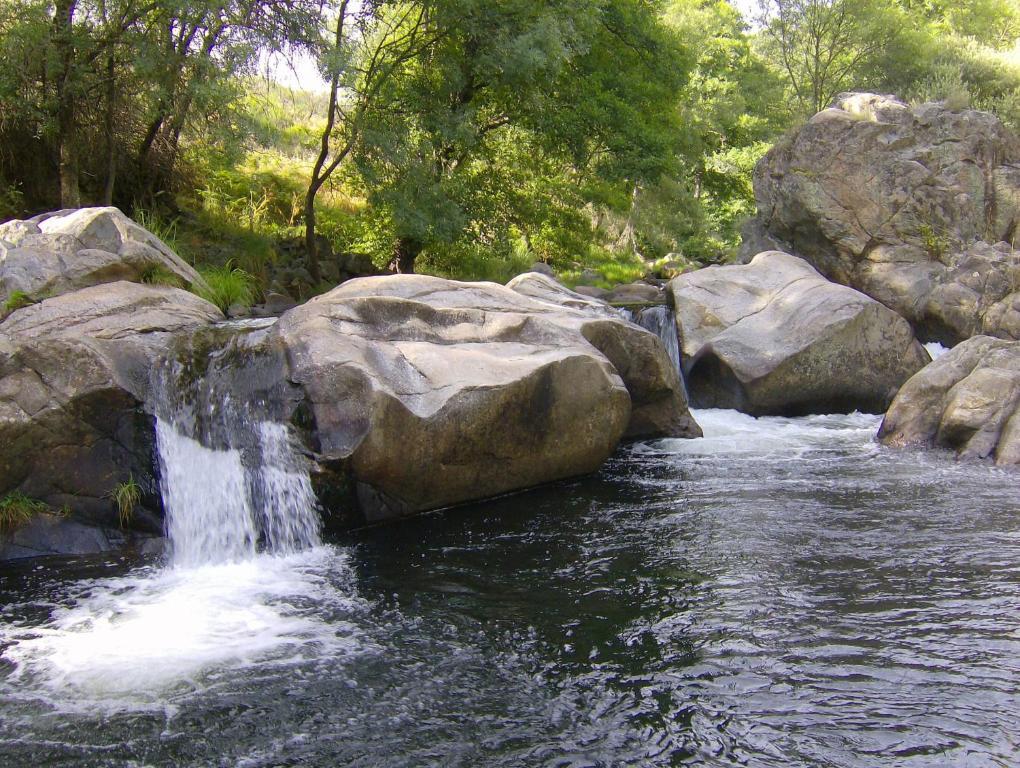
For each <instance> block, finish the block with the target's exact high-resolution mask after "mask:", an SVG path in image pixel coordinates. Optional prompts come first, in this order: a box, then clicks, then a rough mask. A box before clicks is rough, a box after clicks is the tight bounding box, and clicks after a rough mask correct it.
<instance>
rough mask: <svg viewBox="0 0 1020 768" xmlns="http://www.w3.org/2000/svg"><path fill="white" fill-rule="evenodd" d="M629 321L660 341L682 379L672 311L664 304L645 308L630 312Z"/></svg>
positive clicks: (678, 342) (678, 341) (678, 340)
mask: <svg viewBox="0 0 1020 768" xmlns="http://www.w3.org/2000/svg"><path fill="white" fill-rule="evenodd" d="M629 319H630V321H631V322H633V323H637V324H638V325H640V326H641V327H642V328H644V329H646V330H649V331H651V332H652V333H654V334H655V335H656V336H658V337H659V338H660V339H662V345H663V346H664V347H665V348H666V353H667V354H668V355H669V359H670V360H672V361H673V365H674V366H676V369H677V371H680V373H681V377H682V374H683V372H682V370H681V368H680V339H679V337H678V336H677V333H676V319H675V318H674V317H673V310H672V309H670V308H669V307H667V306H666V305H665V304H660V305H658V306H654V307H645V308H644V309H639V310H637V311H636V312H631V313H630V317H629Z"/></svg>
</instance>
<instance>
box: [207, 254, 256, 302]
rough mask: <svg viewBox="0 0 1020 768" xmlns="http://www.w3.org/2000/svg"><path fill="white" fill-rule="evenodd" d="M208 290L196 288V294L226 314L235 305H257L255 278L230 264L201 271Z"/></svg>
mask: <svg viewBox="0 0 1020 768" xmlns="http://www.w3.org/2000/svg"><path fill="white" fill-rule="evenodd" d="M199 274H201V275H202V277H203V278H204V279H205V282H206V285H207V286H208V289H206V288H204V287H196V288H195V293H196V294H198V295H199V296H201V297H202V298H203V299H205V300H206V301H208V302H210V303H212V304H215V305H216V306H217V307H219V308H220V311H222V312H226V311H227V309H229V308H230V307H231V306H232V305H234V304H240V305H242V306H245V307H250V306H251V305H252V304H254V303H255V278H254V277H252V276H251V275H250V274H248V273H247V272H245V271H244V270H243V269H241V268H240V267H232V266H231V265H230V264H229V263H227V264H225V265H224V266H222V267H211V268H207V269H202V270H199Z"/></svg>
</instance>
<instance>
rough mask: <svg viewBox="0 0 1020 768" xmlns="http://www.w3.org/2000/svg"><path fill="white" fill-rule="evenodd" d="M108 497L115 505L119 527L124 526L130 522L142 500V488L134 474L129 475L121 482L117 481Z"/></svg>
mask: <svg viewBox="0 0 1020 768" xmlns="http://www.w3.org/2000/svg"><path fill="white" fill-rule="evenodd" d="M110 498H112V499H113V503H114V504H116V505H117V519H118V520H119V521H120V527H121V528H124V527H126V526H127V525H129V524H130V523H131V519H132V518H133V517H134V515H135V508H136V507H137V506H138V505H139V504H140V503H141V501H142V489H141V486H139V485H138V483H137V482H136V481H135V478H134V476H130V477H128V479H127V480H125V481H124V482H123V483H117V484H116V485H115V486H114V487H113V490H112V491H111V492H110Z"/></svg>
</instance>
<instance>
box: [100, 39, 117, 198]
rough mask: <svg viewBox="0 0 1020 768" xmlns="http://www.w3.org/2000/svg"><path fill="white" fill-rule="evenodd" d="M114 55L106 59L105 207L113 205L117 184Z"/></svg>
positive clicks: (104, 122)
mask: <svg viewBox="0 0 1020 768" xmlns="http://www.w3.org/2000/svg"><path fill="white" fill-rule="evenodd" d="M115 64H116V62H115V61H114V58H113V54H110V56H109V57H108V58H107V59H106V115H105V116H104V119H103V131H104V132H105V133H106V185H105V186H104V188H103V205H113V189H114V185H115V184H116V183H117V142H116V140H115V139H114V135H113V122H114V120H113V111H114V109H116V101H117V83H116V80H114V74H115Z"/></svg>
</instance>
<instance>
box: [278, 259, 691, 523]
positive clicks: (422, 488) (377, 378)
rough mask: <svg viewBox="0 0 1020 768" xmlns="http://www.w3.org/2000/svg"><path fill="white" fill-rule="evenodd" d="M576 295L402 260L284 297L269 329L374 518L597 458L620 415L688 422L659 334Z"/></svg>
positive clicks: (619, 432) (509, 486) (338, 467)
mask: <svg viewBox="0 0 1020 768" xmlns="http://www.w3.org/2000/svg"><path fill="white" fill-rule="evenodd" d="M525 294H527V295H525ZM535 294H540V295H542V296H545V297H546V299H549V300H546V299H543V298H535V297H534V296H535ZM575 296H576V295H570V294H569V292H567V291H566V289H563V288H562V287H559V286H557V284H556V283H555V282H554V281H552V280H551V279H549V278H547V277H545V276H541V275H531V274H529V275H525V276H522V277H520V278H518V279H517V280H516V281H515V282H514V285H513V287H503V286H498V285H495V284H491V283H467V284H466V283H455V282H452V281H447V280H441V279H439V278H432V277H424V276H415V275H399V276H393V277H386V278H364V279H360V280H354V281H351V282H348V283H345V284H344V285H342V286H340V287H338V288H336V289H335V290H333V291H331V292H330V293H327V294H325V295H323V296H320V297H318V298H316V299H313V300H311V301H309V302H308V303H307V304H305V305H303V306H301V307H298V308H296V309H293V310H291V311H289V312H287V313H286V314H285V315H284V316H283V317H282V318H281V319H280V321H279V323H278V325H277V326H276V327H275V329H274V331H273V337H274V338H275V339H276V340H277V341H278V342H279V343H280V344H282V346H283V348H284V349H285V350H286V354H287V359H288V361H289V367H290V371H289V374H288V378H289V380H290V381H293V382H295V383H296V384H298V385H299V386H300V387H301V389H302V390H303V392H304V398H305V404H306V406H307V410H308V412H309V413H310V420H311V421H312V422H313V424H314V427H313V433H314V437H313V441H314V443H315V446H314V452H315V454H316V459H317V461H318V463H319V465H320V467H322V468H324V470H325V471H326V472H327V473H328V472H330V471H334V472H336V473H337V474H338V475H339V474H348V475H349V476H350V477H351V478H352V479H353V480H354V482H355V485H356V489H357V496H358V501H359V504H360V507H361V510H362V513H363V515H364V517H365V518H366V519H368V520H381V519H386V518H392V517H398V516H402V515H407V514H412V513H414V512H419V511H423V510H428V509H435V508H440V507H444V506H449V505H451V504H456V503H460V502H465V501H469V500H472V499H479V498H485V497H489V496H494V495H498V494H500V493H505V492H508V491H512V490H517V489H521V488H526V487H530V486H534V485H537V484H540V483H543V482H548V481H551V480H556V479H561V478H564V477H570V476H574V475H579V474H584V473H587V472H591V471H593V470H595V469H596V468H597V467H598V466H599V465H600V464H601V463H602V462H603V461H604V460H605V459H606V458H607V457H608V456H609V454H610V453H611V452H612V451H613V449H614V448H615V446H616V444H617V442H618V441H619V440H620V439H621V438H622V437H623V436H624V434H625V433H627V432H628V430H629V431H630V432H631V433H632V434H634V433H642V432H648V431H655V430H657V429H659V428H660V427H661V426H662V424H661V422H662V421H665V422H667V425H666V426H668V429H667V430H666V431H668V432H670V433H673V434H684V433H687V434H694V433H696V432H698V431H699V430H697V426H696V425H695V424H694V423H693V420H691V419H690V416H689V414H688V413H687V411H686V408H685V407H684V408H683V410H682V412H680V411H679V410H671V409H677V408H678V406H679V402H680V401H679V400H677V399H676V398H677V390H676V389H675V388H674V389H671V390H670V391H669V392H666V389H669V387H670V384H674V385H675V384H676V379H675V374H674V378H673V379H670V378H669V374H668V371H669V370H671V366H669V364H668V359H666V357H665V353H664V351H662V348H661V345H660V344H659V343H658V339H657V338H655V337H654V336H652V335H651V334H649V333H647V332H645V331H642V330H641V329H638V328H636V327H634V326H630V324H628V323H626V322H625V321H623V320H622V319H620V318H618V317H616V316H613V315H612V314H611V313H612V310H611V309H609V308H608V307H605V305H602V306H601V307H600V306H598V305H597V303H594V302H590V300H587V299H585V298H584V297H582V296H576V298H575ZM574 302H580V303H579V304H577V305H573V304H574ZM589 304H590V305H591V306H589ZM635 339H636V340H637V344H636V347H637V348H636V350H635V349H633V346H634V345H633V344H632V342H634V340H635ZM628 345H630V346H631V352H629V353H628V352H627V351H626V350H625V349H624V347H626V346H628ZM657 345H658V346H657ZM600 350H602V351H600ZM614 358H615V359H614ZM654 366H659V368H657V369H654V370H653V369H652V368H649V369H648V370H643V369H644V368H646V367H654ZM639 368H640V369H642V370H638V369H639ZM660 369H661V370H660ZM680 397H682V395H680ZM632 402H633V403H634V405H633V406H632ZM665 413H670V417H669V418H666V417H663V416H662V414H665Z"/></svg>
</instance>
